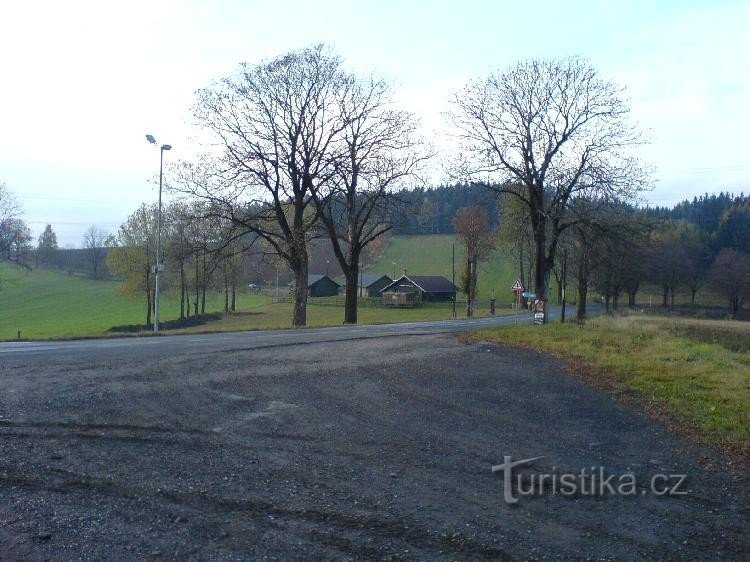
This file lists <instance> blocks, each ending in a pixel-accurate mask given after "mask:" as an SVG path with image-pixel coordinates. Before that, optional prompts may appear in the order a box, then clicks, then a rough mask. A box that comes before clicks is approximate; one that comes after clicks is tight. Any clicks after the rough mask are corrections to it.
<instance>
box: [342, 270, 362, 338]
mask: <svg viewBox="0 0 750 562" xmlns="http://www.w3.org/2000/svg"><path fill="white" fill-rule="evenodd" d="M345 274H346V289H345V290H346V293H345V296H344V324H356V323H357V312H358V311H357V281H358V278H359V267H358V266H357V267H351V268H349V269H348V270H347V271H346V272H345Z"/></svg>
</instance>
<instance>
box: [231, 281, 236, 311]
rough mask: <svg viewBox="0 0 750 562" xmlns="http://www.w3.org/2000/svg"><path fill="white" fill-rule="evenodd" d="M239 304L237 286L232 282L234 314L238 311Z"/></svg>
mask: <svg viewBox="0 0 750 562" xmlns="http://www.w3.org/2000/svg"><path fill="white" fill-rule="evenodd" d="M236 304H237V284H236V283H235V282H234V280H232V312H235V311H236V310H237V308H236V306H235V305H236Z"/></svg>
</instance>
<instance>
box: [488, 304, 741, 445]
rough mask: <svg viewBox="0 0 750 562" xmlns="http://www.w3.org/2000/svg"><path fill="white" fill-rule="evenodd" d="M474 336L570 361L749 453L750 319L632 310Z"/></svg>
mask: <svg viewBox="0 0 750 562" xmlns="http://www.w3.org/2000/svg"><path fill="white" fill-rule="evenodd" d="M475 337H478V338H481V339H489V340H493V341H498V342H502V343H508V344H511V345H521V346H528V347H533V348H534V349H539V350H544V351H548V352H552V353H553V354H556V355H559V356H561V357H565V358H568V359H571V360H573V362H574V364H577V365H580V366H582V367H583V369H580V370H581V371H583V372H588V373H589V374H590V376H591V377H592V378H593V380H594V381H595V382H596V381H599V382H602V383H603V384H604V385H605V386H609V387H611V386H614V387H615V388H620V389H625V390H626V391H632V392H635V394H636V396H637V397H638V401H639V402H641V403H642V404H645V405H646V407H647V409H649V410H652V411H653V412H655V413H656V414H657V415H658V414H668V417H669V420H670V422H672V425H673V427H676V428H677V429H681V430H685V431H687V432H688V433H689V434H692V435H694V436H697V437H698V438H699V439H700V440H702V441H705V442H707V443H712V444H716V445H719V446H722V447H726V448H728V449H730V450H732V451H735V452H739V453H740V454H741V455H743V456H744V457H747V456H750V324H748V323H743V322H736V321H735V322H732V321H711V320H695V319H685V318H665V317H657V316H644V315H632V316H626V317H617V318H608V317H600V318H595V319H593V320H590V321H589V322H587V323H586V325H585V326H578V325H576V324H570V323H569V324H560V323H551V324H548V325H546V326H529V325H526V326H510V327H507V328H497V329H493V330H485V331H482V332H479V333H477V335H476V336H475ZM577 370H578V369H577ZM674 420H676V423H675V421H674ZM681 422H684V423H681Z"/></svg>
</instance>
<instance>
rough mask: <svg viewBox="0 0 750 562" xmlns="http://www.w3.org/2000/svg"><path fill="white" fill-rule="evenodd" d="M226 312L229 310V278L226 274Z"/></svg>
mask: <svg viewBox="0 0 750 562" xmlns="http://www.w3.org/2000/svg"><path fill="white" fill-rule="evenodd" d="M224 312H225V313H227V312H229V279H227V275H226V273H225V274H224Z"/></svg>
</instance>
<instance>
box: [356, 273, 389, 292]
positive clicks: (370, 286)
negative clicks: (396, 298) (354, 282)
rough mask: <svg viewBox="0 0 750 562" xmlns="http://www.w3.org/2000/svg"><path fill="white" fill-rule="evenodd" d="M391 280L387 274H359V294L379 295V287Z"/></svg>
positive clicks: (386, 284) (384, 285)
mask: <svg viewBox="0 0 750 562" xmlns="http://www.w3.org/2000/svg"><path fill="white" fill-rule="evenodd" d="M392 282H393V279H391V278H390V277H388V276H387V275H373V274H364V273H362V274H360V276H359V296H360V297H363V296H368V297H379V296H380V291H381V289H384V288H385V287H387V286H388V285H390V284H391V283H392Z"/></svg>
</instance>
